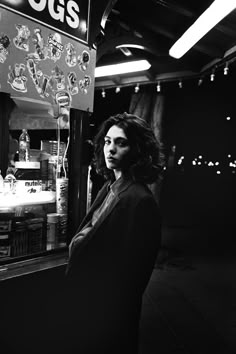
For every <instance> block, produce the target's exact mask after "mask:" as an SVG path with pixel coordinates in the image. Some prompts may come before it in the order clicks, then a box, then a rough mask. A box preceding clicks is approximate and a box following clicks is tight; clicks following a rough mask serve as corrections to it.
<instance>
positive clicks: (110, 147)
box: [108, 143, 116, 154]
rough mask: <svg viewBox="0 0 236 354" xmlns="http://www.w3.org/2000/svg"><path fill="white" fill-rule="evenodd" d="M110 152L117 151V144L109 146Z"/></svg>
mask: <svg viewBox="0 0 236 354" xmlns="http://www.w3.org/2000/svg"><path fill="white" fill-rule="evenodd" d="M108 150H109V152H110V153H113V154H114V153H115V151H116V147H115V144H114V143H110V145H109V149H108Z"/></svg>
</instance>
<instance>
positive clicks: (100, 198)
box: [77, 179, 133, 251]
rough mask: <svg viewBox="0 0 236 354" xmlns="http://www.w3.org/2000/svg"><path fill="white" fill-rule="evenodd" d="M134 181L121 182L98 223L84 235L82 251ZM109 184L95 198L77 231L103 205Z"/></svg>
mask: <svg viewBox="0 0 236 354" xmlns="http://www.w3.org/2000/svg"><path fill="white" fill-rule="evenodd" d="M132 183H133V182H132V180H130V179H129V180H125V181H124V182H123V183H122V184H121V186H120V188H119V190H118V191H117V194H116V195H115V196H114V198H113V200H112V201H111V203H110V204H109V207H108V208H107V209H105V211H104V212H103V213H102V215H101V216H100V217H99V219H98V221H97V222H96V224H95V225H94V226H93V227H92V229H91V230H90V231H89V232H88V233H87V234H86V236H85V237H84V239H83V241H82V242H81V245H80V251H81V249H82V248H83V247H84V246H85V245H86V244H87V243H88V241H89V240H91V239H92V238H93V236H94V234H95V233H96V231H97V230H98V228H99V227H100V226H101V225H102V223H103V222H104V220H106V218H107V217H108V216H109V215H110V213H111V212H112V210H114V208H115V206H116V205H117V203H118V202H119V200H120V194H121V193H123V192H124V191H125V190H126V189H127V188H128V187H129V186H130V185H131V184H132ZM107 186H108V183H106V184H105V185H104V186H103V187H102V189H101V190H100V192H99V193H98V195H97V197H96V199H95V200H94V203H93V205H92V206H91V208H90V210H89V212H88V213H87V215H86V217H85V218H84V220H83V221H82V223H81V225H80V227H79V229H78V231H77V233H78V232H79V231H80V230H81V229H82V228H83V227H84V225H86V223H88V222H89V220H90V219H91V217H92V215H93V212H94V211H95V210H96V208H97V207H99V206H100V205H101V203H102V201H103V200H104V198H105V196H106V195H107Z"/></svg>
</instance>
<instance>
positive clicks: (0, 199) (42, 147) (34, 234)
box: [0, 129, 69, 264]
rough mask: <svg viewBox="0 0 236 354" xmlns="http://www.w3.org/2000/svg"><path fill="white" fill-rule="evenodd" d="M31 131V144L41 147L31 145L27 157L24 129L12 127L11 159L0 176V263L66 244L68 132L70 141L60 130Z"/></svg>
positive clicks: (48, 251)
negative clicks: (22, 150)
mask: <svg viewBox="0 0 236 354" xmlns="http://www.w3.org/2000/svg"><path fill="white" fill-rule="evenodd" d="M28 133H29V135H30V146H33V147H37V148H30V149H29V156H28V158H27V159H26V161H22V158H19V136H20V134H21V130H12V131H9V137H10V142H9V164H8V169H7V171H6V175H5V176H2V179H1V181H0V264H1V263H11V262H12V261H18V260H21V259H22V260H24V259H27V258H30V257H31V258H32V257H35V256H37V255H44V254H45V253H46V254H47V253H53V252H57V251H58V250H60V249H62V248H65V247H66V237H67V216H68V211H67V209H68V178H67V173H68V163H67V149H68V142H67V141H66V136H67V140H69V139H68V132H67V131H64V140H65V141H61V137H60V135H61V132H60V129H55V130H50V132H49V131H48V132H46V131H45V130H44V131H41V132H40V131H37V132H36V131H33V130H29V131H28ZM53 134H54V135H53ZM36 135H37V136H36ZM47 135H48V136H49V137H52V138H54V139H50V138H49V139H45V136H46V137H47ZM42 137H43V139H42ZM19 160H20V161H19Z"/></svg>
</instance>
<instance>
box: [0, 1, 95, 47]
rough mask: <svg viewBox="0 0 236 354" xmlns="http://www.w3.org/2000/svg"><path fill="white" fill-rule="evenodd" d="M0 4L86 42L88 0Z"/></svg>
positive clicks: (2, 2)
mask: <svg viewBox="0 0 236 354" xmlns="http://www.w3.org/2000/svg"><path fill="white" fill-rule="evenodd" d="M0 6H1V7H4V8H6V9H8V10H11V11H13V12H16V13H17V14H20V15H22V16H24V17H27V18H29V19H31V20H33V21H37V22H39V23H41V24H43V25H45V26H47V27H49V28H53V29H56V30H57V31H60V32H62V33H63V34H64V35H66V36H70V37H72V38H73V39H75V40H79V41H81V42H84V43H88V35H89V11H90V0H80V1H74V0H1V4H0Z"/></svg>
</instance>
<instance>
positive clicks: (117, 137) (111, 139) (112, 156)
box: [103, 125, 130, 174]
mask: <svg viewBox="0 0 236 354" xmlns="http://www.w3.org/2000/svg"><path fill="white" fill-rule="evenodd" d="M103 151H104V157H105V162H106V166H107V168H109V169H112V170H114V172H115V174H116V173H118V172H122V170H123V169H124V167H125V166H126V162H127V156H128V152H129V151H130V146H129V141H128V139H127V136H126V135H125V132H124V130H123V129H122V128H119V127H118V126H116V125H113V126H112V127H111V128H110V129H109V130H108V132H107V134H106V136H105V138H104V147H103Z"/></svg>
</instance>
